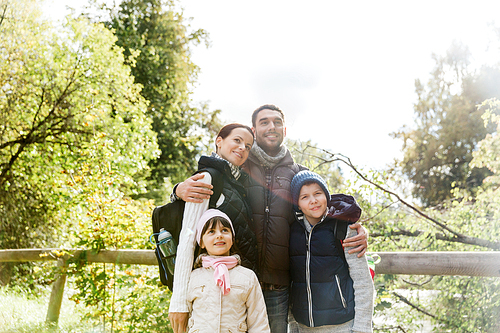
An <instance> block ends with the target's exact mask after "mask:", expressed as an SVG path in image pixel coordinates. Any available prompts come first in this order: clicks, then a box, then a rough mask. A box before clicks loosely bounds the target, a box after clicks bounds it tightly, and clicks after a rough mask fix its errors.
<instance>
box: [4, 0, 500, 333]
mask: <svg viewBox="0 0 500 333" xmlns="http://www.w3.org/2000/svg"><path fill="white" fill-rule="evenodd" d="M40 5H41V3H40V2H39V1H36V0H17V1H11V0H0V34H1V36H2V38H1V41H0V56H1V58H2V62H1V63H0V248H3V249H17V248H66V249H73V248H86V249H92V250H95V251H99V250H101V249H125V248H130V249H151V248H152V247H153V246H152V244H150V242H149V235H150V233H151V226H150V216H151V210H152V208H153V207H154V206H155V205H159V204H162V203H164V202H165V199H166V198H167V197H168V195H169V193H170V191H171V188H172V184H174V183H176V182H178V181H180V180H183V179H184V178H185V177H187V176H188V175H190V174H191V173H192V172H193V171H194V170H195V167H196V160H197V158H198V157H199V156H200V155H201V154H203V153H208V152H210V151H211V145H212V142H211V141H212V138H213V136H214V135H215V134H216V132H217V130H218V129H219V128H220V127H221V125H222V124H223V123H224V121H223V120H222V119H221V117H220V114H221V111H220V110H215V111H214V110H210V106H209V105H208V104H204V105H194V104H193V102H192V100H191V98H190V96H191V93H192V89H193V85H194V83H195V82H196V79H197V75H198V73H199V71H200V68H199V67H197V66H196V64H194V63H193V62H192V60H191V57H190V55H191V50H192V48H193V47H196V46H198V45H200V44H201V45H207V46H208V45H209V43H210V39H209V32H207V31H205V30H203V29H194V28H192V27H191V26H190V25H189V20H187V19H186V18H185V17H184V16H183V13H182V10H181V9H180V7H179V4H178V3H177V2H176V1H173V0H172V1H160V0H149V1H145V0H143V1H141V0H124V1H122V2H120V4H119V5H117V6H116V7H108V6H106V5H99V4H96V3H89V8H88V10H87V11H86V12H85V13H84V14H82V15H74V17H73V18H68V19H67V20H66V22H65V24H64V25H63V26H58V25H54V24H53V23H52V22H51V21H48V20H46V19H44V18H43V16H42V15H41V10H40V8H41V7H40ZM492 31H493V32H494V33H496V35H497V37H498V39H499V40H500V28H498V27H495V26H492ZM432 59H433V61H434V68H430V69H429V71H430V74H431V75H430V79H429V80H428V82H421V81H420V80H418V79H417V80H415V92H416V100H415V104H414V123H413V124H412V125H411V126H408V127H403V128H402V129H401V130H399V131H397V132H395V133H393V134H392V135H393V137H394V139H398V140H400V142H401V143H402V147H403V148H402V152H403V155H402V158H401V159H400V160H398V161H395V162H394V163H393V164H392V165H390V166H387V167H386V168H384V169H380V170H371V169H368V168H366V167H358V166H356V165H355V164H353V163H352V162H351V160H350V159H349V158H348V157H346V156H343V155H340V154H334V153H332V152H330V151H328V150H325V149H322V147H321V145H317V144H312V143H311V142H300V141H294V140H288V141H287V145H288V147H289V148H290V149H291V150H292V153H293V154H294V156H295V158H296V161H297V162H298V163H302V164H304V165H306V166H308V167H309V168H311V169H313V170H315V171H317V172H319V173H321V174H322V175H323V176H324V177H325V178H326V179H328V182H329V186H330V188H331V190H332V191H336V192H344V193H348V194H352V195H354V196H355V197H356V198H357V200H358V202H359V203H360V205H361V206H362V208H363V211H364V213H363V217H362V219H363V224H364V225H365V226H366V228H367V229H368V230H369V232H370V240H369V241H370V251H373V252H377V251H492V250H493V251H498V250H499V249H500V242H499V241H498V240H499V234H500V227H499V223H498V221H499V215H500V209H499V208H500V196H499V186H498V185H499V184H500V178H499V177H500V170H499V168H500V138H499V136H498V130H499V126H500V103H499V102H498V100H497V99H498V98H500V84H499V82H500V62H497V63H496V64H488V65H484V66H482V67H472V66H471V61H470V59H471V54H470V51H469V49H468V47H467V46H466V45H463V44H461V43H459V42H455V43H453V44H452V45H450V48H449V50H448V51H447V52H446V53H445V54H442V55H438V54H437V55H434V56H433V58H432ZM249 112H250V111H249ZM285 113H286V110H285ZM347 173H349V175H348V176H347ZM402 198H405V200H401V199H402ZM408 202H412V204H408ZM419 212H420V213H422V214H419ZM57 272H58V270H57V268H55V267H54V266H53V265H52V264H39V263H30V264H22V265H14V264H10V263H4V264H1V271H0V280H1V283H2V285H3V287H2V289H1V290H2V291H1V292H2V294H1V295H0V296H1V297H4V299H10V297H14V296H13V295H18V296H20V297H21V298H24V299H27V300H39V299H43V297H45V296H46V295H47V290H48V288H49V286H50V284H51V283H52V282H53V280H54V276H55V274H56V273H57ZM67 273H68V274H69V283H70V285H71V288H69V290H68V291H67V294H69V295H68V297H69V299H70V301H71V302H72V304H74V307H75V313H77V314H78V316H73V318H72V319H73V320H72V321H70V322H68V323H61V325H60V330H61V331H71V332H78V331H82V332H88V331H96V332H101V331H102V332H104V331H133V332H158V331H164V330H165V329H166V328H167V329H168V325H169V323H168V320H167V311H168V302H169V298H170V294H169V292H168V291H167V290H166V289H165V288H164V287H161V286H160V285H159V282H158V277H157V270H156V268H154V267H141V266H130V267H125V266H119V265H109V264H108V265H105V264H87V265H80V264H76V263H74V264H71V265H70V266H69V267H68V271H67ZM375 282H376V287H377V301H376V321H375V331H380V332H425V331H426V330H427V331H428V330H430V328H429V327H432V329H433V330H434V331H436V332H498V331H499V330H500V319H499V318H500V316H499V314H500V293H499V288H500V286H499V280H498V279H495V278H479V277H474V278H473V277H453V276H451V277H450V276H446V277H445V276H434V277H427V276H396V275H394V276H392V275H380V276H377V277H376V279H375ZM2 303H3V304H6V303H7V302H2ZM23 304H24V303H23ZM25 312H26V311H20V312H16V309H15V307H14V309H11V308H9V309H8V308H7V307H5V306H2V308H1V313H2V315H1V316H0V320H2V321H3V322H0V324H2V326H3V327H7V329H6V331H9V332H11V331H14V332H17V331H23V332H24V331H26V332H31V331H33V330H34V329H37V330H40V329H44V325H43V320H42V321H39V322H36V321H29V320H28V319H27V318H26V317H30V316H26V315H25ZM21 317H22V318H24V319H23V320H20V318H21ZM33 317H35V318H36V317H37V316H36V314H35V313H33ZM42 317H43V316H42ZM80 319H81V320H80ZM20 322H21V323H20Z"/></svg>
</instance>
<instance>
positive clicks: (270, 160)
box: [251, 141, 288, 168]
mask: <svg viewBox="0 0 500 333" xmlns="http://www.w3.org/2000/svg"><path fill="white" fill-rule="evenodd" d="M287 151H288V149H287V148H286V146H285V145H281V149H280V151H279V153H278V154H277V155H276V156H269V155H268V154H266V152H265V151H264V150H263V149H262V148H260V147H259V146H258V145H257V141H254V143H253V146H252V150H251V152H252V154H253V155H254V156H255V157H257V159H258V160H259V162H260V164H262V165H263V166H265V167H268V168H273V167H274V166H276V165H277V164H278V163H279V162H280V161H281V160H282V159H283V157H285V155H286V153H287Z"/></svg>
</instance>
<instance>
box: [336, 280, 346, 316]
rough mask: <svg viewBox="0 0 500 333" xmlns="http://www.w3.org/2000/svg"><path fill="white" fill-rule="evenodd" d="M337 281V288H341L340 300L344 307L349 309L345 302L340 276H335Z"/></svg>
mask: <svg viewBox="0 0 500 333" xmlns="http://www.w3.org/2000/svg"><path fill="white" fill-rule="evenodd" d="M335 280H336V281H337V287H339V293H340V299H341V300H342V306H343V307H344V309H345V308H347V303H346V302H345V298H344V295H343V294H342V289H340V281H339V276H338V275H337V274H335Z"/></svg>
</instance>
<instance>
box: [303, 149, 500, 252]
mask: <svg viewBox="0 0 500 333" xmlns="http://www.w3.org/2000/svg"><path fill="white" fill-rule="evenodd" d="M308 147H311V148H315V149H320V148H316V147H312V146H308ZM320 150H322V151H323V152H324V153H326V154H328V155H330V156H331V159H329V160H326V159H324V158H321V157H319V156H316V158H318V159H319V160H322V162H321V163H320V164H319V166H321V165H323V164H327V163H333V162H343V163H344V164H346V165H347V166H349V167H350V168H351V169H352V170H353V171H354V172H355V173H356V174H357V175H358V176H359V177H360V178H361V179H363V180H364V181H366V182H368V183H370V184H372V185H373V186H375V187H376V188H378V189H379V190H381V191H383V192H385V193H387V194H389V195H390V196H393V197H395V198H396V199H397V200H398V201H399V202H401V203H402V204H403V205H405V206H406V207H408V208H410V209H411V210H413V211H414V212H416V213H417V214H418V215H420V216H421V217H423V218H424V219H426V220H428V221H431V222H432V223H433V224H435V225H437V226H439V227H440V228H441V229H443V230H446V231H448V232H449V233H451V234H453V235H454V236H453V237H449V238H448V239H446V240H449V241H452V242H459V243H464V244H471V245H478V246H482V247H487V248H490V249H495V250H499V249H500V242H492V241H488V240H485V239H481V238H476V237H471V236H467V235H464V234H461V233H459V232H457V231H455V230H453V229H451V228H450V227H448V226H447V225H446V224H444V223H442V222H439V221H438V220H436V219H434V218H432V217H430V216H429V215H427V214H425V213H424V212H422V211H421V210H419V209H418V208H417V207H415V206H413V205H411V204H410V203H408V202H406V201H405V200H404V199H402V198H401V197H400V196H399V195H398V194H396V193H394V192H392V191H390V190H388V189H385V188H384V187H382V186H381V185H379V184H377V183H375V182H373V181H371V180H369V179H368V178H367V177H366V176H365V175H363V174H362V173H361V172H360V171H359V170H358V169H357V168H356V167H355V166H354V165H353V164H352V162H351V159H350V158H349V157H347V156H344V155H342V154H333V153H331V152H329V151H327V150H325V149H320ZM337 156H341V157H337Z"/></svg>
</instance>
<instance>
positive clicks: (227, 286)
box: [201, 256, 238, 295]
mask: <svg viewBox="0 0 500 333" xmlns="http://www.w3.org/2000/svg"><path fill="white" fill-rule="evenodd" d="M201 260H202V262H203V267H205V268H206V267H213V269H214V279H215V284H216V285H218V286H219V287H221V290H222V294H223V295H227V294H229V292H230V291H231V283H230V282H229V269H230V268H233V267H234V266H236V265H237V264H238V259H236V258H235V257H233V256H228V257H217V258H214V257H209V256H204V257H202V258H201Z"/></svg>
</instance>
